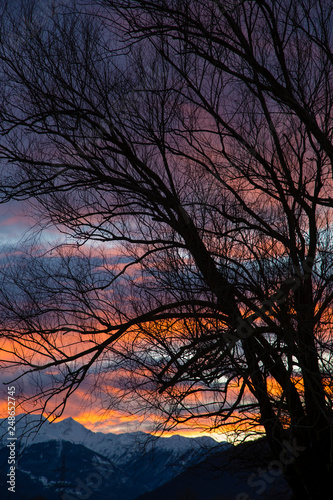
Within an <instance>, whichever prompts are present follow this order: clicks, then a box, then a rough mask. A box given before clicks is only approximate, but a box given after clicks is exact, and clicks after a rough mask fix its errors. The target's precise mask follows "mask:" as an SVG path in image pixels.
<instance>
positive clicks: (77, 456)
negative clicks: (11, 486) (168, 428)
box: [0, 415, 230, 500]
mask: <svg viewBox="0 0 333 500" xmlns="http://www.w3.org/2000/svg"><path fill="white" fill-rule="evenodd" d="M37 424H38V420H37V419H36V416H33V415H20V416H17V422H16V436H17V438H18V439H17V441H16V452H17V456H18V464H17V469H18V470H17V475H16V494H15V498H16V499H17V500H33V499H35V500H37V497H40V499H38V500H41V499H42V498H46V499H47V500H58V499H61V500H75V499H81V500H84V499H87V500H88V499H89V500H104V499H105V500H134V499H135V498H136V497H137V496H138V495H140V494H143V493H145V492H148V491H152V490H153V489H155V488H157V487H158V486H160V485H161V484H163V483H165V482H167V481H169V480H170V479H172V478H173V477H175V476H176V475H178V474H180V473H181V472H182V471H184V470H186V469H187V468H188V467H189V466H191V465H193V464H196V463H198V462H200V461H202V460H203V459H204V458H205V457H206V456H207V455H209V454H211V453H212V452H213V450H216V449H226V448H229V447H230V445H227V444H226V443H221V444H220V443H217V442H216V441H214V440H213V439H211V438H209V437H200V438H187V437H184V436H172V437H169V438H159V439H157V440H155V439H153V437H152V436H150V435H149V434H145V433H143V432H135V433H125V434H118V435H117V434H112V433H109V434H104V433H101V432H92V431H90V430H89V429H86V428H85V427H84V426H83V425H81V424H79V423H78V422H76V421H75V420H73V419H72V418H68V419H65V420H63V421H61V422H58V423H52V424H50V423H49V422H48V421H44V423H43V425H42V427H41V428H40V429H39V432H38V433H37V434H36V425H37ZM6 432H7V420H6V419H3V420H0V437H1V436H2V445H3V447H2V448H1V449H0V467H1V469H0V470H1V476H0V486H1V490H2V492H3V493H4V494H2V495H1V498H3V499H5V498H7V496H6V495H7V494H8V495H9V496H8V498H14V497H13V494H12V493H10V492H8V488H7V486H8V485H7V484H6V481H7V479H8V478H7V477H6V474H7V472H8V464H7V458H8V448H7V447H6V444H7V442H8V440H7V438H8V436H7V434H6ZM11 495H12V496H11Z"/></svg>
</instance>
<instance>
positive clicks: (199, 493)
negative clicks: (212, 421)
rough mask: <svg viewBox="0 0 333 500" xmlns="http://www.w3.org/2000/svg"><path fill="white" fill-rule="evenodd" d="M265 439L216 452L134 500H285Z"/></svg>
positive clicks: (284, 485) (283, 485)
mask: <svg viewBox="0 0 333 500" xmlns="http://www.w3.org/2000/svg"><path fill="white" fill-rule="evenodd" d="M270 460H271V457H270V454H269V451H268V447H267V445H266V442H265V440H258V441H254V442H252V443H244V444H241V445H239V446H236V447H231V448H228V449H224V450H222V451H218V452H216V453H214V454H212V455H210V456H209V457H207V458H206V459H204V460H203V461H202V462H200V463H198V464H196V465H194V466H192V467H189V468H188V469H187V470H186V471H184V472H182V473H180V474H179V475H177V476H176V477H174V478H173V479H171V480H170V481H169V482H167V483H165V484H163V485H161V486H160V487H158V488H157V489H155V490H154V491H152V492H149V493H145V494H143V495H141V496H139V497H138V499H137V500H170V499H173V500H288V499H289V498H290V497H291V491H290V489H289V487H288V485H287V483H286V482H285V480H284V479H283V477H282V476H281V474H278V470H274V471H273V473H272V471H271V468H270V467H269V466H268V464H269V462H270Z"/></svg>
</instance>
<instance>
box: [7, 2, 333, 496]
mask: <svg viewBox="0 0 333 500" xmlns="http://www.w3.org/2000/svg"><path fill="white" fill-rule="evenodd" d="M37 19H38V18H37V17H36V16H35V15H34V9H33V3H32V2H27V4H25V5H24V8H23V7H22V9H21V10H20V11H19V12H15V11H12V10H9V9H8V8H6V6H4V7H3V13H2V26H1V33H0V37H1V39H0V42H1V43H0V61H1V73H0V75H1V76H0V82H1V134H2V143H1V147H0V154H1V164H2V174H1V175H2V177H1V199H2V201H3V202H4V203H5V202H8V201H10V200H29V201H30V202H31V203H32V204H33V207H34V209H35V210H36V211H38V212H39V214H40V217H41V220H42V223H43V224H51V225H53V226H57V227H58V228H59V230H60V231H62V232H63V233H64V234H65V235H67V237H68V238H69V239H68V240H67V243H66V245H63V246H61V247H60V248H53V249H52V250H48V251H44V253H43V251H42V250H41V249H40V248H39V249H37V250H35V251H34V252H35V253H33V254H31V253H30V254H29V255H27V256H26V257H23V256H22V257H21V258H20V259H18V260H15V262H14V264H13V261H12V260H11V261H9V262H8V263H7V264H4V265H3V266H2V269H1V275H2V283H1V293H0V297H1V298H0V306H1V307H0V317H1V323H2V331H3V344H2V349H3V350H4V351H6V352H8V351H9V352H10V353H11V359H10V360H9V361H6V359H5V358H6V357H4V360H3V365H9V366H8V369H10V368H12V369H20V370H22V367H24V368H25V372H26V373H27V374H31V373H37V374H39V376H40V377H41V379H40V391H39V392H38V394H36V395H35V397H36V398H40V399H41V400H42V401H43V404H44V405H45V406H44V409H47V406H46V405H47V404H48V403H49V402H50V401H54V404H53V407H52V408H53V411H54V413H55V414H57V412H58V411H61V408H63V406H64V404H66V401H67V398H68V397H69V395H70V394H71V393H72V392H73V391H74V390H75V389H76V388H77V387H78V386H79V385H80V384H82V382H83V381H84V380H85V379H87V378H88V379H89V380H91V383H95V385H96V388H97V387H100V388H101V387H104V388H107V389H106V392H108V391H109V394H108V397H109V398H110V401H112V402H114V401H116V400H123V401H125V402H126V404H127V405H128V408H130V409H131V410H132V411H142V412H145V411H146V412H148V411H151V410H152V409H153V410H154V412H155V414H157V415H159V416H160V417H162V418H163V421H164V423H165V425H170V426H172V425H177V424H179V423H187V422H190V421H193V422H198V424H200V422H203V423H204V424H206V425H207V422H209V426H210V427H211V428H216V429H218V428H223V426H226V425H230V424H232V425H233V428H234V429H237V428H242V429H247V431H248V432H250V431H254V432H260V431H261V430H263V431H264V432H265V434H266V436H267V440H268V443H269V446H270V449H271V451H272V453H273V456H274V457H275V459H276V460H278V461H279V464H280V466H281V467H282V469H283V473H284V474H285V477H286V479H287V480H288V482H289V484H290V486H291V488H292V490H293V492H294V495H295V498H302V499H303V498H308V499H314V498H319V497H320V498H321V497H322V496H323V495H325V492H326V491H327V489H329V485H330V477H331V473H332V436H331V431H332V411H331V404H332V401H331V371H332V340H331V328H332V312H331V308H332V298H333V295H332V292H333V290H332V237H331V216H332V198H331V195H330V192H331V187H332V158H333V150H332V103H333V101H332V69H333V68H332V61H333V59H332V32H331V26H332V6H331V3H330V2H328V1H324V0H313V1H310V0H309V1H306V0H302V1H297V2H296V0H288V1H287V0H278V1H273V0H272V1H259V0H253V1H250V0H249V1H245V0H244V1H235V2H227V1H222V0H221V1H219V0H211V1H203V0H185V1H183V2H179V1H176V0H158V1H147V0H133V1H132V0H131V1H125V0H123V1H122V0H119V1H111V0H110V1H108V0H105V1H100V2H99V7H98V8H97V7H96V5H95V3H94V5H92V6H89V5H86V6H85V7H82V6H81V7H80V9H79V8H78V6H75V5H74V4H73V5H72V4H71V5H68V4H67V5H65V6H61V5H59V6H54V8H53V10H52V12H50V15H49V17H48V18H47V19H46V20H45V22H44V23H43V24H42V25H41V24H40V23H38V20H37ZM88 249H89V250H88ZM50 377H51V378H52V383H51V382H50V380H51V379H50ZM46 381H47V384H46ZM133 393H135V394H136V395H137V398H133ZM136 404H138V407H137V408H136V406H135V405H136Z"/></svg>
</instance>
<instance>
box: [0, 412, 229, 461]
mask: <svg viewBox="0 0 333 500" xmlns="http://www.w3.org/2000/svg"><path fill="white" fill-rule="evenodd" d="M41 421H42V422H43V423H42V425H40V423H41ZM7 427H8V422H7V419H0V442H1V438H6V432H7ZM15 433H16V437H17V439H18V440H19V441H20V442H21V446H27V445H30V444H33V443H34V444H36V443H43V442H45V441H51V440H64V441H70V442H71V443H74V444H82V445H83V446H85V447H86V448H88V449H90V450H93V451H95V452H97V453H100V454H101V455H103V456H105V457H107V458H109V459H111V460H113V461H116V462H117V464H118V465H121V464H122V463H125V462H127V461H128V460H129V458H131V457H129V455H132V454H136V453H137V452H138V451H139V450H140V451H141V452H149V451H152V450H160V451H165V452H168V453H171V454H173V455H175V456H181V455H185V454H186V455H188V454H191V453H193V452H194V453H197V452H200V454H203V452H204V451H207V450H211V449H212V448H214V447H216V446H219V447H221V446H223V445H224V446H225V445H226V443H218V442H217V441H215V440H214V439H212V438H210V437H208V436H202V437H197V438H188V437H184V436H180V435H173V436H171V437H160V438H155V437H153V436H152V435H151V434H147V433H145V432H130V433H124V434H113V433H111V432H110V433H103V432H93V431H91V430H89V429H87V428H86V427H84V425H82V424H80V423H79V422H76V421H75V420H74V419H73V418H71V417H69V418H66V419H64V420H62V421H60V422H53V423H50V422H49V421H48V420H46V419H45V418H44V417H42V419H41V418H40V416H38V415H24V414H22V415H17V417H16V430H15Z"/></svg>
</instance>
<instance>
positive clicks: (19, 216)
mask: <svg viewBox="0 0 333 500" xmlns="http://www.w3.org/2000/svg"><path fill="white" fill-rule="evenodd" d="M37 226H38V224H37ZM37 226H36V219H34V217H33V215H32V210H31V207H29V205H28V203H27V202H11V203H8V204H6V205H0V256H1V258H2V259H4V258H7V257H9V258H10V257H11V256H12V258H14V256H16V255H18V253H20V252H21V251H22V249H24V248H25V249H28V248H29V246H30V245H32V244H33V243H34V239H33V235H34V233H35V231H34V229H35V228H36V227H37ZM39 237H42V241H43V244H44V245H47V242H48V241H52V243H54V241H57V240H58V241H59V243H60V242H61V241H64V239H63V238H64V236H63V235H61V233H60V232H59V231H58V230H56V229H55V228H49V229H47V230H44V231H43V232H42V233H41V234H39ZM0 379H1V381H2V384H1V386H2V387H1V394H2V396H3V397H2V404H1V406H0V417H1V418H6V416H7V383H8V380H9V376H8V374H6V375H3V374H2V375H1V378H0ZM15 385H16V387H17V388H18V391H19V389H20V388H24V392H25V393H26V394H29V393H31V391H29V387H28V385H29V381H28V379H24V380H23V381H21V380H20V381H17V382H15ZM18 396H19V394H18ZM25 408H27V409H28V408H29V407H28V406H26V407H25ZM21 411H22V410H20V409H18V413H21ZM31 411H32V413H36V410H35V408H34V407H33V406H32V407H31ZM37 413H38V412H37ZM67 417H72V418H74V419H75V420H76V421H78V422H79V423H81V424H83V425H84V426H86V427H87V428H89V429H91V430H93V431H101V432H114V433H123V432H134V431H138V430H140V431H144V432H151V431H153V429H155V428H156V417H154V415H151V416H149V415H145V416H144V417H143V416H138V415H132V416H131V415H128V414H125V413H124V412H121V411H119V410H109V411H108V410H107V409H106V408H105V407H104V405H103V404H102V403H101V401H100V400H99V399H98V397H96V393H94V391H92V389H91V387H90V385H89V382H88V381H85V382H84V384H82V385H81V386H80V388H79V389H78V390H76V391H75V393H74V394H73V395H72V396H71V397H70V399H69V401H68V403H67V406H66V408H65V411H64V413H63V415H62V416H61V417H60V420H62V419H64V418H67ZM201 424H202V426H201V428H200V426H198V425H195V424H191V425H189V426H187V427H185V426H184V427H178V428H176V429H175V430H173V431H171V432H167V433H166V434H165V435H170V434H182V435H186V436H192V437H195V436H202V435H203V434H206V435H210V436H211V437H213V438H214V439H216V440H219V441H220V440H226V439H228V436H227V434H226V433H224V432H222V431H220V432H218V431H215V432H214V431H209V430H208V428H209V421H206V422H204V421H203V422H202V423H201Z"/></svg>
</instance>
